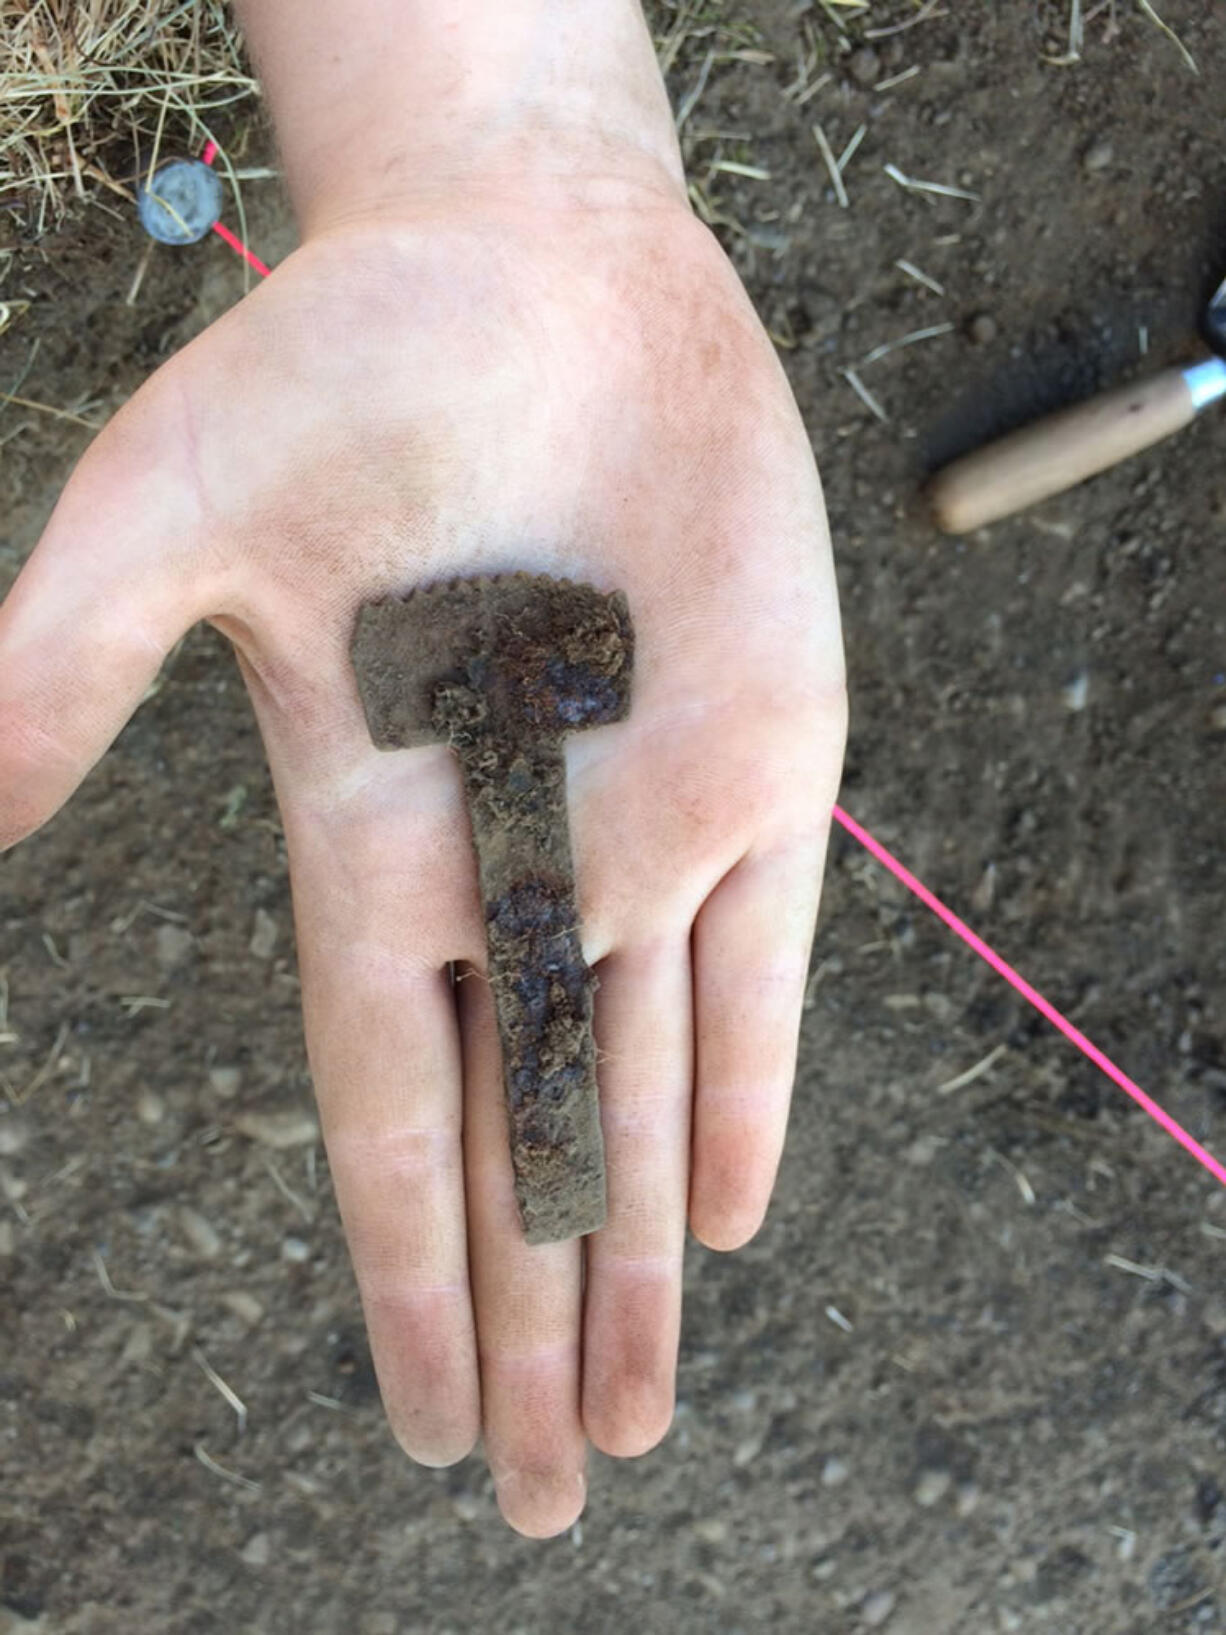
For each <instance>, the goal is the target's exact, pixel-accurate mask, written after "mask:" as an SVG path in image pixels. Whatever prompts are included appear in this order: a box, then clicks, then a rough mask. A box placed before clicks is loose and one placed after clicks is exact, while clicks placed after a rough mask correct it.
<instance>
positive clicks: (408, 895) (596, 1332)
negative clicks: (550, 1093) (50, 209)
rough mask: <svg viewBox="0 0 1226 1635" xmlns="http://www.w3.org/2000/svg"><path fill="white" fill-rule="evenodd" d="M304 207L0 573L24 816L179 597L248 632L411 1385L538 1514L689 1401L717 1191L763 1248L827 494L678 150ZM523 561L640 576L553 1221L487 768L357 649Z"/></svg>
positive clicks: (792, 1020)
mask: <svg viewBox="0 0 1226 1635" xmlns="http://www.w3.org/2000/svg"><path fill="white" fill-rule="evenodd" d="M318 3H322V0H318ZM291 179H292V178H291ZM589 183H590V185H589ZM305 216H306V220H305V226H306V233H305V241H304V243H303V245H302V247H301V248H300V249H299V250H297V251H296V252H295V253H294V254H293V255H291V256H290V257H289V258H288V260H287V261H286V262H285V263H284V264H283V265H282V266H281V267H280V268H278V269H277V270H276V272H275V273H274V274H273V276H272V277H271V278H270V279H269V280H268V281H267V282H266V283H264V284H263V285H261V287H259V288H258V289H256V290H255V291H254V292H253V293H252V294H251V295H250V296H249V297H248V298H247V299H246V300H244V301H243V302H241V303H240V304H239V305H238V306H237V307H236V308H234V309H233V310H232V311H231V312H229V313H228V314H227V315H226V316H224V317H223V318H222V319H221V320H219V321H218V322H217V323H215V324H214V325H213V326H212V327H211V328H210V329H209V330H208V331H206V333H205V334H204V335H202V336H201V337H200V338H199V339H198V340H197V341H195V342H193V343H192V344H191V345H190V346H188V347H187V348H186V349H185V350H184V351H183V352H181V353H180V354H178V355H177V356H176V357H175V358H173V359H172V360H171V361H170V362H169V363H167V364H166V365H164V366H163V368H161V369H160V370H159V371H158V372H157V374H156V375H154V376H153V378H152V379H151V380H150V381H149V382H148V383H147V384H146V385H145V386H144V387H143V388H142V389H141V391H140V392H139V393H138V394H137V396H136V397H135V398H134V399H133V400H132V401H131V402H130V403H129V404H128V405H126V406H125V408H124V409H123V410H122V411H121V412H120V413H118V414H117V415H116V416H115V417H114V419H113V420H112V421H111V423H110V424H109V425H108V426H107V428H106V429H105V431H104V432H103V433H102V434H101V435H100V436H99V437H98V438H97V440H96V441H95V443H94V444H93V445H92V447H91V448H90V449H89V451H88V453H87V454H86V456H85V458H84V459H83V460H82V461H81V463H80V465H79V467H78V469H77V471H76V472H75V473H74V475H73V477H72V479H71V481H70V483H69V484H68V486H67V488H66V489H65V492H64V494H63V496H62V498H61V500H60V502H59V505H58V506H57V508H56V510H55V513H54V515H53V517H52V519H51V521H50V523H49V525H48V527H47V529H46V532H45V534H44V537H43V539H42V541H41V542H40V544H39V545H38V547H37V549H36V550H35V552H34V554H33V555H32V557H31V558H30V560H29V562H28V564H27V565H26V567H25V568H24V570H23V571H22V573H21V575H20V577H19V579H18V581H17V583H16V584H15V586H14V587H13V589H12V590H11V591H10V593H9V595H8V597H7V598H6V600H5V602H4V604H3V606H2V608H0V844H3V845H5V846H9V845H12V844H13V843H15V842H16V841H17V840H19V839H20V838H21V837H22V836H24V835H26V834H28V833H29V832H30V831H31V830H32V829H34V828H36V827H37V826H38V825H39V824H40V823H42V822H44V821H45V820H46V819H47V818H48V817H49V816H50V815H51V814H52V813H53V812H54V811H55V810H56V809H57V808H58V807H59V806H60V804H61V803H62V802H63V801H64V800H65V799H67V798H68V796H69V795H70V794H71V792H72V790H73V789H74V788H75V787H76V785H77V784H78V782H79V781H80V779H81V778H82V777H83V776H84V774H85V773H86V771H87V770H88V769H89V767H90V766H91V765H92V764H93V763H94V762H95V761H96V760H97V759H98V757H99V756H100V755H101V754H102V753H103V752H104V750H105V749H106V747H107V745H108V744H109V743H110V741H111V740H112V739H113V737H114V736H115V734H116V733H117V732H118V731H119V729H120V728H121V727H122V725H123V723H124V722H125V720H126V719H127V718H128V716H129V715H130V714H131V712H132V711H133V709H134V708H135V707H136V705H137V703H138V701H139V699H140V698H141V696H142V694H143V692H144V690H145V689H146V687H147V685H148V683H149V682H150V680H151V679H152V677H153V676H154V675H155V674H156V671H157V669H158V667H159V665H160V664H161V662H162V660H163V658H164V656H165V655H166V653H167V652H168V651H169V649H170V648H171V646H172V645H173V644H174V643H175V642H176V641H177V640H178V638H179V637H180V635H181V634H182V633H183V631H184V630H185V629H187V628H188V627H189V626H190V625H192V624H193V623H195V622H196V621H198V620H201V619H206V620H208V621H209V622H210V623H212V624H214V625H215V626H216V627H217V628H218V629H219V630H221V631H223V632H224V633H225V634H226V635H227V636H228V637H229V638H230V640H231V641H232V642H233V644H234V647H235V650H236V653H237V656H238V662H239V664H240V666H241V668H242V672H243V675H244V677H245V680H246V682H247V685H248V688H249V690H250V694H251V697H252V700H253V703H254V707H255V710H256V713H257V716H258V719H259V724H260V728H261V732H262V734H263V739H264V743H265V746H266V749H267V753H268V758H269V762H270V766H271V769H272V773H273V778H274V782H275V786H276V792H277V798H278V801H279V805H280V809H281V813H282V817H283V822H284V826H285V833H286V839H287V844H288V849H289V857H290V868H291V877H292V882H293V895H294V910H295V921H296V928H297V938H298V953H299V961H300V967H301V974H302V984H303V1003H304V1015H305V1026H306V1037H307V1046H308V1052H309V1057H310V1062H311V1067H312V1072H313V1076H314V1081H315V1087H316V1094H317V1098H318V1102H319V1108H320V1114H321V1121H322V1127H323V1133H324V1139H325V1143H326V1146H327V1151H328V1157H329V1163H330V1166H331V1172H332V1176H333V1180H334V1184H335V1189H336V1195H337V1200H338V1204H339V1208H340V1211H341V1216H342V1219H343V1222H344V1227H345V1231H346V1235H347V1238H348V1243H349V1247H350V1251H351V1254H352V1258H353V1264H354V1268H355V1272H356V1276H357V1281H358V1286H359V1289H360V1293H361V1298H362V1303H363V1308H364V1312H365V1317H366V1322H367V1326H368V1329H369V1333H370V1340H371V1346H372V1352H373V1356H374V1361H375V1365H376V1369H377V1373H378V1377H379V1382H380V1387H381V1390H382V1394H383V1400H384V1404H385V1406H386V1410H387V1413H388V1417H389V1420H390V1422H391V1425H392V1428H393V1430H394V1432H395V1434H396V1436H397V1438H398V1439H399V1441H400V1442H401V1444H402V1445H403V1446H404V1448H405V1449H406V1450H407V1451H408V1453H409V1454H410V1455H412V1456H413V1457H414V1458H415V1459H418V1460H420V1461H422V1462H424V1463H427V1464H442V1463H447V1462H450V1461H453V1460H456V1459H459V1458H461V1457H462V1456H463V1455H465V1454H466V1453H467V1452H468V1451H469V1450H470V1449H471V1448H472V1446H473V1444H474V1442H475V1440H476V1439H477V1437H478V1435H479V1434H481V1435H483V1437H484V1448H485V1453H486V1457H487V1458H488V1461H489V1464H490V1468H491V1471H492V1473H493V1476H494V1479H495V1482H496V1485H497V1490H498V1497H499V1503H500V1505H501V1507H502V1510H503V1513H504V1514H505V1516H506V1517H507V1519H508V1520H509V1521H510V1523H511V1524H512V1525H513V1526H514V1527H516V1528H518V1529H519V1530H520V1531H522V1532H525V1533H528V1534H532V1535H547V1534H550V1533H553V1532H556V1531H558V1530H560V1529H561V1528H563V1527H565V1526H567V1525H569V1524H570V1522H572V1521H573V1520H574V1519H575V1517H576V1516H577V1515H578V1513H579V1511H580V1510H581V1508H582V1505H583V1499H584V1491H585V1489H584V1461H585V1449H586V1443H587V1441H588V1440H590V1441H591V1442H593V1443H594V1444H595V1445H596V1446H597V1447H598V1448H601V1449H603V1450H604V1451H606V1452H607V1453H611V1454H615V1455H630V1454H636V1453H640V1452H642V1451H644V1450H645V1449H647V1448H649V1447H651V1446H653V1445H654V1444H655V1443H656V1442H657V1441H658V1440H659V1439H660V1437H661V1436H662V1435H663V1434H664V1432H665V1430H666V1428H667V1426H668V1424H669V1421H670V1417H671V1412H672V1402H673V1379H674V1372H675V1363H676V1352H677V1343H678V1333H679V1324H680V1305H681V1262H682V1249H683V1242H684V1235H685V1228H686V1222H687V1219H688V1222H689V1224H690V1227H691V1228H692V1230H693V1232H694V1233H695V1234H696V1236H697V1237H698V1238H699V1239H700V1240H701V1241H702V1242H703V1243H705V1244H708V1245H710V1246H711V1247H714V1248H720V1249H731V1248H735V1247H736V1246H738V1245H739V1244H741V1243H743V1242H744V1241H745V1240H746V1239H747V1238H748V1237H749V1236H751V1235H752V1233H753V1232H754V1231H755V1230H756V1228H757V1227H758V1225H759V1223H760V1221H761V1219H762V1217H763V1214H764V1211H765V1209H766V1205H767V1201H768V1198H769V1194H770V1191H771V1187H772V1184H773V1180H774V1175H775V1170H776V1166H777V1162H778V1159H779V1154H780V1150H781V1147H782V1142H783V1135H784V1127H785V1123H786V1116H787V1105H788V1099H789V1095H790V1090H791V1084H792V1077H793V1071H794V1065H795V1049H796V1038H797V1031H798V1024H799V1016H800V1008H801V998H802V993H803V986H804V978H805V972H806V967H807V960H808V952H809V947H810V943H811V939H812V931H813V923H814V917H815V914H816V909H817V897H818V888H819V880H820V873H821V864H822V856H823V850H824V845H825V838H826V833H827V827H828V823H829V815H830V808H831V804H832V801H833V798H834V794H835V789H836V785H837V779H838V775H839V768H840V761H841V749H842V737H843V730H844V707H843V694H842V655H841V648H840V641H839V634H838V624H837V611H836V606H835V595H834V587H833V578H832V574H831V569H830V563H829V556H828V549H827V541H826V534H825V524H824V517H823V511H822V503H821V496H820V490H819V487H818V483H817V477H816V473H815V470H814V467H813V462H812V458H811V454H810V451H809V447H808V443H807V439H806V437H805V434H804V430H803V427H802V425H801V423H800V420H799V416H798V415H797V412H796V409H795V406H794V404H793V402H792V398H791V395H790V392H789V390H788V387H787V385H786V382H785V380H784V377H783V375H782V372H781V370H780V368H779V366H778V363H777V361H776V359H775V357H774V354H773V350H772V348H771V345H770V343H769V341H768V339H767V338H766V336H765V334H764V333H763V331H762V329H761V326H760V325H759V324H758V322H757V320H756V318H755V317H754V314H753V312H752V309H751V308H750V305H749V303H748V301H747V299H746V297H745V295H744V292H743V291H742V289H741V287H740V285H739V283H738V281H737V280H736V278H735V276H734V274H733V272H732V270H731V268H730V267H729V265H728V264H727V262H726V260H725V259H724V257H723V255H722V253H721V251H720V250H719V248H718V246H717V245H716V243H715V241H714V240H713V239H712V238H711V237H710V235H709V234H708V233H707V232H706V230H705V229H704V228H702V227H701V226H700V225H699V224H698V223H697V222H696V221H695V220H694V219H693V217H692V216H691V215H690V213H689V211H688V207H687V205H686V201H685V196H684V192H683V189H682V187H681V184H680V182H679V180H678V174H677V169H676V167H674V166H673V165H672V162H671V160H669V159H668V158H667V155H666V159H665V161H664V162H663V163H661V164H660V165H658V166H657V165H654V164H653V165H652V166H650V167H648V168H647V169H646V170H644V169H643V168H642V167H641V166H638V165H628V166H627V167H626V169H625V172H624V173H623V172H622V171H620V170H619V169H618V167H617V166H615V165H613V166H610V165H609V164H607V163H602V165H601V167H600V168H599V171H598V172H597V171H593V172H592V174H591V176H590V178H589V179H588V181H585V182H584V184H583V185H582V186H577V185H573V184H570V183H568V185H567V186H566V187H562V188H559V187H555V186H548V187H536V186H529V185H525V186H523V187H522V188H521V187H516V186H514V185H508V184H507V182H506V179H505V178H503V180H502V182H501V183H500V185H499V187H498V188H497V189H496V190H492V189H490V188H488V187H477V186H474V185H466V186H465V185H457V186H456V187H455V188H453V189H451V190H449V191H448V193H447V195H446V196H445V197H442V196H439V195H436V194H434V195H430V196H427V197H417V198H414V199H412V200H410V201H407V202H406V201H405V200H404V199H400V200H397V201H396V203H395V205H394V207H392V208H388V207H385V206H384V205H382V204H380V206H379V208H377V209H375V208H371V209H361V210H353V211H345V210H333V211H330V212H329V211H319V212H316V213H315V214H314V215H312V213H311V212H306V213H305ZM514 570H528V571H531V572H544V573H552V574H556V575H561V576H565V577H569V578H573V579H580V580H586V581H591V582H592V583H594V584H597V585H599V586H600V587H601V588H604V589H621V590H623V591H624V592H625V593H626V595H627V597H628V599H629V605H630V610H631V615H632V617H633V620H634V624H635V629H636V637H637V653H636V663H635V677H634V692H633V705H632V709H631V713H630V715H629V717H628V719H627V720H625V721H624V722H622V723H620V724H618V725H616V726H609V727H604V728H600V729H597V730H595V731H591V732H586V733H583V734H580V735H576V736H574V737H572V738H570V739H568V740H567V743H566V760H567V787H568V804H569V813H570V825H571V835H572V844H573V850H574V856H575V867H576V874H577V880H578V892H579V903H580V914H581V921H582V942H583V949H584V955H585V958H586V959H587V961H588V963H589V964H591V965H592V966H594V968H595V970H596V973H597V975H598V978H599V983H600V986H599V990H598V992H597V995H596V1016H595V1028H596V1038H597V1042H598V1045H599V1048H600V1053H601V1065H600V1093H601V1117H602V1123H603V1128H604V1136H605V1144H606V1155H607V1168H608V1196H609V1214H608V1224H607V1225H606V1226H605V1228H604V1229H603V1230H602V1231H600V1232H598V1233H596V1234H594V1235H593V1236H591V1237H590V1238H588V1239H586V1240H583V1241H582V1242H577V1241H574V1242H568V1243H561V1244H550V1245H542V1246H532V1247H530V1246H529V1245H528V1244H527V1243H526V1242H525V1241H524V1238H523V1234H522V1230H521V1228H520V1224H519V1220H518V1216H517V1213H516V1209H515V1203H514V1194H513V1189H512V1175H511V1165H510V1157H509V1152H508V1145H507V1131H506V1117H505V1112H504V1106H503V1090H502V1074H501V1063H500V1054H499V1046H498V1037H497V1032H496V1029H495V1025H494V1015H493V1006H492V1002H491V997H490V992H489V989H488V985H487V984H485V983H484V982H483V981H482V972H483V969H484V964H485V957H486V949H485V927H484V918H483V914H482V908H481V903H480V899H479V895H478V888H477V880H476V869H475V864H474V859H473V852H472V842H471V838H470V833H469V829H468V820H467V816H466V811H465V805H464V797H463V792H462V787H461V782H460V776H459V772H458V769H457V766H456V765H455V763H454V761H453V759H452V758H451V756H450V754H449V752H448V751H447V750H446V749H445V748H443V747H432V748H424V749H416V750H411V751H403V752H399V753H394V754H387V753H382V752H380V751H378V750H376V749H375V748H374V747H373V746H372V744H371V740H370V734H369V732H368V729H367V726H366V722H365V719H364V717H363V713H362V709H361V706H360V703H359V700H358V695H357V689H356V685H355V679H354V675H353V670H352V667H351V663H350V657H349V647H350V642H351V639H352V635H353V629H354V622H355V618H356V615H357V610H358V608H359V607H360V605H361V604H362V603H363V602H365V601H368V600H370V599H371V598H373V597H377V596H381V595H388V594H402V593H404V592H406V591H408V590H410V589H412V588H413V587H415V586H419V585H426V584H433V583H436V582H438V581H439V580H443V579H447V578H450V577H453V576H457V575H471V574H475V573H491V572H503V571H514Z"/></svg>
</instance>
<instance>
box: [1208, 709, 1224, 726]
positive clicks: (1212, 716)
mask: <svg viewBox="0 0 1226 1635" xmlns="http://www.w3.org/2000/svg"><path fill="white" fill-rule="evenodd" d="M1209 725H1210V727H1211V728H1212V730H1213V731H1214V732H1226V704H1215V705H1214V706H1213V708H1212V709H1211V710H1210V711H1209Z"/></svg>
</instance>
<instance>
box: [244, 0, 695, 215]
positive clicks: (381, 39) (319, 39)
mask: <svg viewBox="0 0 1226 1635" xmlns="http://www.w3.org/2000/svg"><path fill="white" fill-rule="evenodd" d="M235 9H236V11H237V12H238V15H239V18H240V20H241V22H242V24H243V27H244V29H245V31H246V34H247V39H248V42H249V44H250V46H251V49H252V52H253V55H254V57H255V61H256V66H257V69H258V70H259V73H260V75H261V78H262V79H263V82H264V87H265V90H266V93H267V96H268V101H269V105H270V108H271V112H272V116H273V121H274V124H275V126H276V129H277V132H278V137H279V140H280V145H281V150H282V156H283V162H284V165H285V170H286V174H287V177H288V181H289V186H290V192H291V195H292V197H293V200H294V207H295V210H296V212H297V214H298V218H299V222H300V224H301V226H302V231H303V234H304V236H307V235H310V234H312V233H316V232H320V231H323V230H325V229H326V228H328V227H330V226H333V225H336V224H337V223H339V222H344V221H353V220H361V219H365V218H372V217H378V216H386V215H389V214H391V215H394V214H396V213H397V212H398V211H400V210H402V209H403V210H404V211H406V212H412V213H416V212H417V211H418V210H420V209H422V208H429V207H430V206H431V204H432V203H434V202H440V201H444V200H446V199H448V198H450V197H451V196H453V195H454V194H455V193H457V192H461V193H465V194H471V195H474V196H484V197H486V198H489V199H491V200H494V199H499V198H506V197H507V196H508V195H509V196H511V197H514V196H515V195H516V194H517V193H518V192H520V191H521V190H522V191H524V192H527V193H529V194H531V195H533V196H536V197H538V198H540V199H542V200H543V201H549V202H570V201H574V202H586V201H587V200H588V198H589V197H590V196H591V190H592V189H597V190H599V189H606V188H609V187H614V188H626V187H631V188H636V189H638V188H641V189H644V190H647V191H651V190H655V191H658V192H661V193H664V194H669V195H673V196H675V194H676V191H677V189H679V188H681V187H682V186H683V182H682V173H681V161H680V157H679V154H678V152H677V146H676V140H675V137H674V134H673V126H672V119H671V116H670V113H669V108H668V101H667V97H666V95H665V92H664V87H663V84H662V82H661V79H660V74H659V71H658V69H657V67H656V62H655V57H654V54H653V52H652V48H651V41H650V39H649V37H648V33H647V29H646V26H645V24H644V21H643V17H642V12H641V10H640V7H639V3H638V0H235Z"/></svg>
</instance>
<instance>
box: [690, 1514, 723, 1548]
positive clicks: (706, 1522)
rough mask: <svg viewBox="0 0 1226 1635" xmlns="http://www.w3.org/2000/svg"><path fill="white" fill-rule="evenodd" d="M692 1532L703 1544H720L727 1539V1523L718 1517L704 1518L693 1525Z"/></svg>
mask: <svg viewBox="0 0 1226 1635" xmlns="http://www.w3.org/2000/svg"><path fill="white" fill-rule="evenodd" d="M694 1532H695V1534H696V1535H697V1536H698V1537H699V1538H700V1539H702V1541H703V1543H704V1544H722V1543H723V1542H724V1540H725V1539H726V1538H727V1537H728V1523H727V1522H726V1521H721V1520H720V1519H719V1517H718V1516H706V1517H704V1518H703V1519H702V1520H701V1521H696V1522H695V1523H694Z"/></svg>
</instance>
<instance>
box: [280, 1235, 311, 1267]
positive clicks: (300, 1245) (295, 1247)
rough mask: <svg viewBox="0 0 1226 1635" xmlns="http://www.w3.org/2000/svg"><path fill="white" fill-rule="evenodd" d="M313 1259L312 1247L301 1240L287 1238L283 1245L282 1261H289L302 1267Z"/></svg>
mask: <svg viewBox="0 0 1226 1635" xmlns="http://www.w3.org/2000/svg"><path fill="white" fill-rule="evenodd" d="M310 1258H311V1246H310V1244H309V1243H304V1242H303V1240H302V1239H301V1238H286V1239H285V1240H284V1242H283V1243H282V1245H281V1259H282V1260H288V1261H290V1262H291V1263H292V1264H293V1265H295V1266H301V1265H302V1264H303V1262H304V1261H308V1260H310Z"/></svg>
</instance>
